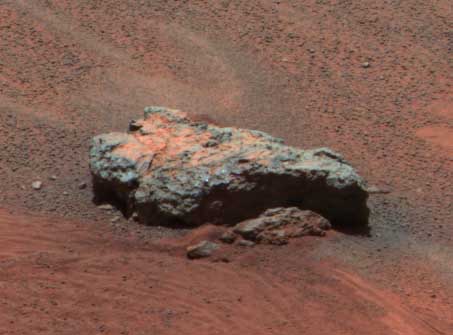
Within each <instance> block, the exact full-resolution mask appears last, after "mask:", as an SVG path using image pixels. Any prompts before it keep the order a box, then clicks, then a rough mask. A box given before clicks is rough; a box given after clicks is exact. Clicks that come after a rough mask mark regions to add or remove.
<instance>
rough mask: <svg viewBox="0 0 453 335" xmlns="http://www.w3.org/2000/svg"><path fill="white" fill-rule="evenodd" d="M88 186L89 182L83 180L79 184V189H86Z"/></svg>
mask: <svg viewBox="0 0 453 335" xmlns="http://www.w3.org/2000/svg"><path fill="white" fill-rule="evenodd" d="M86 188H87V183H85V182H82V183H80V184H79V190H84V189H86Z"/></svg>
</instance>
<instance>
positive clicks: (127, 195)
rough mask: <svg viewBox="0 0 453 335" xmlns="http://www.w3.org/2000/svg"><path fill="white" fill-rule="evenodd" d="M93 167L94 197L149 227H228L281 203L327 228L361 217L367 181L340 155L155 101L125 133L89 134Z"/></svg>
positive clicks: (361, 220)
mask: <svg viewBox="0 0 453 335" xmlns="http://www.w3.org/2000/svg"><path fill="white" fill-rule="evenodd" d="M90 168H91V172H92V175H93V180H94V190H95V193H96V196H97V197H98V198H100V199H107V200H113V199H115V200H117V201H119V202H120V203H121V204H122V205H123V208H124V209H125V211H126V213H127V214H132V213H137V214H138V218H139V220H140V221H141V222H143V223H147V224H159V225H161V224H187V225H199V224H202V223H205V222H211V223H219V224H220V223H224V224H234V223H237V222H239V221H242V220H244V219H249V218H253V217H256V216H258V215H259V214H260V213H262V212H263V211H264V210H266V209H267V208H273V207H280V206H297V207H299V208H301V209H310V210H312V211H314V212H317V213H320V214H321V215H323V216H324V217H325V218H327V219H329V220H330V221H331V222H332V223H333V224H334V225H338V224H343V225H366V224H367V223H368V215H369V210H368V208H367V204H366V201H367V198H368V194H367V192H366V190H365V185H364V182H363V180H362V178H361V177H360V176H358V174H357V173H356V172H355V170H354V169H353V168H352V167H351V166H350V165H349V164H348V163H347V162H346V161H345V160H344V159H343V158H342V157H341V156H340V155H339V154H337V153H335V152H333V151H331V150H329V149H327V148H320V149H314V150H301V149H297V148H293V147H289V146H286V145H284V144H283V141H282V140H281V139H277V138H274V137H272V136H270V135H268V134H266V133H263V132H260V131H255V130H247V129H238V128H220V127H217V126H214V125H209V124H206V123H199V122H192V121H191V120H190V119H189V117H188V116H187V114H186V113H183V112H181V111H177V110H171V109H167V108H162V107H147V108H145V115H144V118H143V119H141V120H138V121H131V123H130V125H129V132H128V133H110V134H103V135H99V136H96V137H95V138H93V140H92V143H91V149H90Z"/></svg>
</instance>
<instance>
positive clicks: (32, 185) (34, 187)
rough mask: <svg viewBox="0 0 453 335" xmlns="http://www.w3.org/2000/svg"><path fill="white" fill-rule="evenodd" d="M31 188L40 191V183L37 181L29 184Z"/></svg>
mask: <svg viewBox="0 0 453 335" xmlns="http://www.w3.org/2000/svg"><path fill="white" fill-rule="evenodd" d="M31 187H33V189H34V190H37V191H38V190H40V189H41V188H42V182H41V181H39V180H37V181H35V182H33V183H32V184H31Z"/></svg>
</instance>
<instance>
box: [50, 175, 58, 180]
mask: <svg viewBox="0 0 453 335" xmlns="http://www.w3.org/2000/svg"><path fill="white" fill-rule="evenodd" d="M49 179H50V180H57V176H55V175H52V176H50V177H49Z"/></svg>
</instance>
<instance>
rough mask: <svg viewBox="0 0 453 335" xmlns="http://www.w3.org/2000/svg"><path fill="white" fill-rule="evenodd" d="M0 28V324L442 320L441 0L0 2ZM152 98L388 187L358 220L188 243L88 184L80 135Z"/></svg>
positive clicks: (447, 111) (251, 327)
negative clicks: (336, 158) (322, 230)
mask: <svg viewBox="0 0 453 335" xmlns="http://www.w3.org/2000/svg"><path fill="white" fill-rule="evenodd" d="M0 37H1V38H0V146H1V150H0V172H1V174H2V176H3V178H2V182H1V186H0V191H1V192H0V201H1V202H0V204H1V205H0V206H1V208H2V209H1V211H0V237H1V247H0V334H39V333H43V334H81V333H89V334H96V333H104V334H148V333H153V334H175V333H182V334H195V333H197V334H208V333H209V334H216V333H218V334H227V333H228V334H230V333H231V332H235V333H249V334H274V333H275V334H282V333H283V334H300V333H306V334H332V333H334V334H360V333H366V334H402V335H406V334H416V335H418V334H423V335H424V334H452V333H453V289H452V287H453V285H452V284H453V272H452V269H453V261H452V259H453V257H452V256H453V255H452V254H453V240H452V234H453V225H452V223H453V204H452V199H453V185H452V184H453V182H452V180H453V6H452V4H451V1H450V0H436V1H430V2H427V1H418V0H408V1H378V2H376V1H371V0H364V1H356V2H354V1H333V0H332V1H320V0H316V1H315V0H309V1H293V0H291V1H290V0H285V1H283V0H282V1H266V0H262V1H258V0H250V1H234V0H231V1H228V0H224V1H215V2H214V1H183V0H181V1H166V0H165V1H164V0H155V1H124V0H122V1H117V0H109V1H102V2H101V1H88V0H83V1H69V0H37V1H26V0H0ZM147 105H164V106H169V107H173V108H179V109H182V110H185V111H188V112H190V113H194V114H199V115H205V116H203V117H209V118H211V119H213V120H214V121H215V122H216V123H218V124H222V125H233V126H240V127H247V128H254V129H259V130H262V131H266V132H269V133H271V134H272V135H274V136H278V137H282V138H284V139H285V140H286V141H287V142H288V143H289V144H291V145H295V146H299V147H304V148H311V147H318V146H329V147H331V148H332V149H334V150H336V151H339V152H341V153H343V154H344V156H345V157H346V158H347V159H348V160H349V161H351V162H352V163H353V165H354V166H355V167H357V169H358V171H359V172H360V173H361V175H363V176H364V177H365V178H366V179H367V180H368V181H369V183H370V184H371V185H377V186H378V187H379V188H381V189H383V190H386V191H390V193H386V194H376V195H373V196H372V197H371V199H370V200H369V204H370V207H371V210H372V218H371V224H370V226H371V232H370V234H369V235H361V234H358V233H357V232H345V231H342V232H340V231H333V232H329V233H328V236H327V237H326V238H315V237H307V238H303V239H300V240H298V241H297V242H294V243H290V244H289V245H287V246H284V247H271V246H259V247H256V248H252V249H240V248H238V247H228V248H226V250H225V251H224V253H225V255H226V256H227V258H228V259H229V260H230V262H227V263H225V262H221V261H218V260H219V259H216V258H213V259H210V260H207V261H205V260H201V261H188V260H186V258H185V257H184V252H183V251H184V247H185V246H186V245H187V244H188V243H189V242H191V241H195V240H198V239H200V238H201V237H202V236H204V235H207V234H210V233H211V232H210V229H211V228H209V227H207V228H201V229H199V230H196V231H192V232H184V231H172V230H166V229H163V228H158V227H143V226H139V225H136V224H133V223H127V222H126V221H125V220H123V219H119V220H117V219H116V220H114V221H115V222H111V219H112V217H116V216H117V215H118V214H116V213H111V212H108V211H105V210H101V209H99V208H97V207H96V206H95V205H94V204H93V202H92V190H91V184H90V182H91V181H90V176H89V170H88V163H87V152H88V143H89V139H90V138H91V137H92V136H93V135H95V134H99V133H102V132H107V131H112V130H122V129H124V128H125V126H126V125H127V122H128V121H129V119H132V118H136V117H137V116H138V115H141V113H142V109H143V107H144V106H147ZM35 180H41V181H42V182H43V187H42V189H41V190H39V191H36V190H33V188H32V187H31V184H32V182H33V181H35ZM83 182H86V183H87V184H88V185H87V187H86V188H83V187H80V184H81V183H83Z"/></svg>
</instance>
